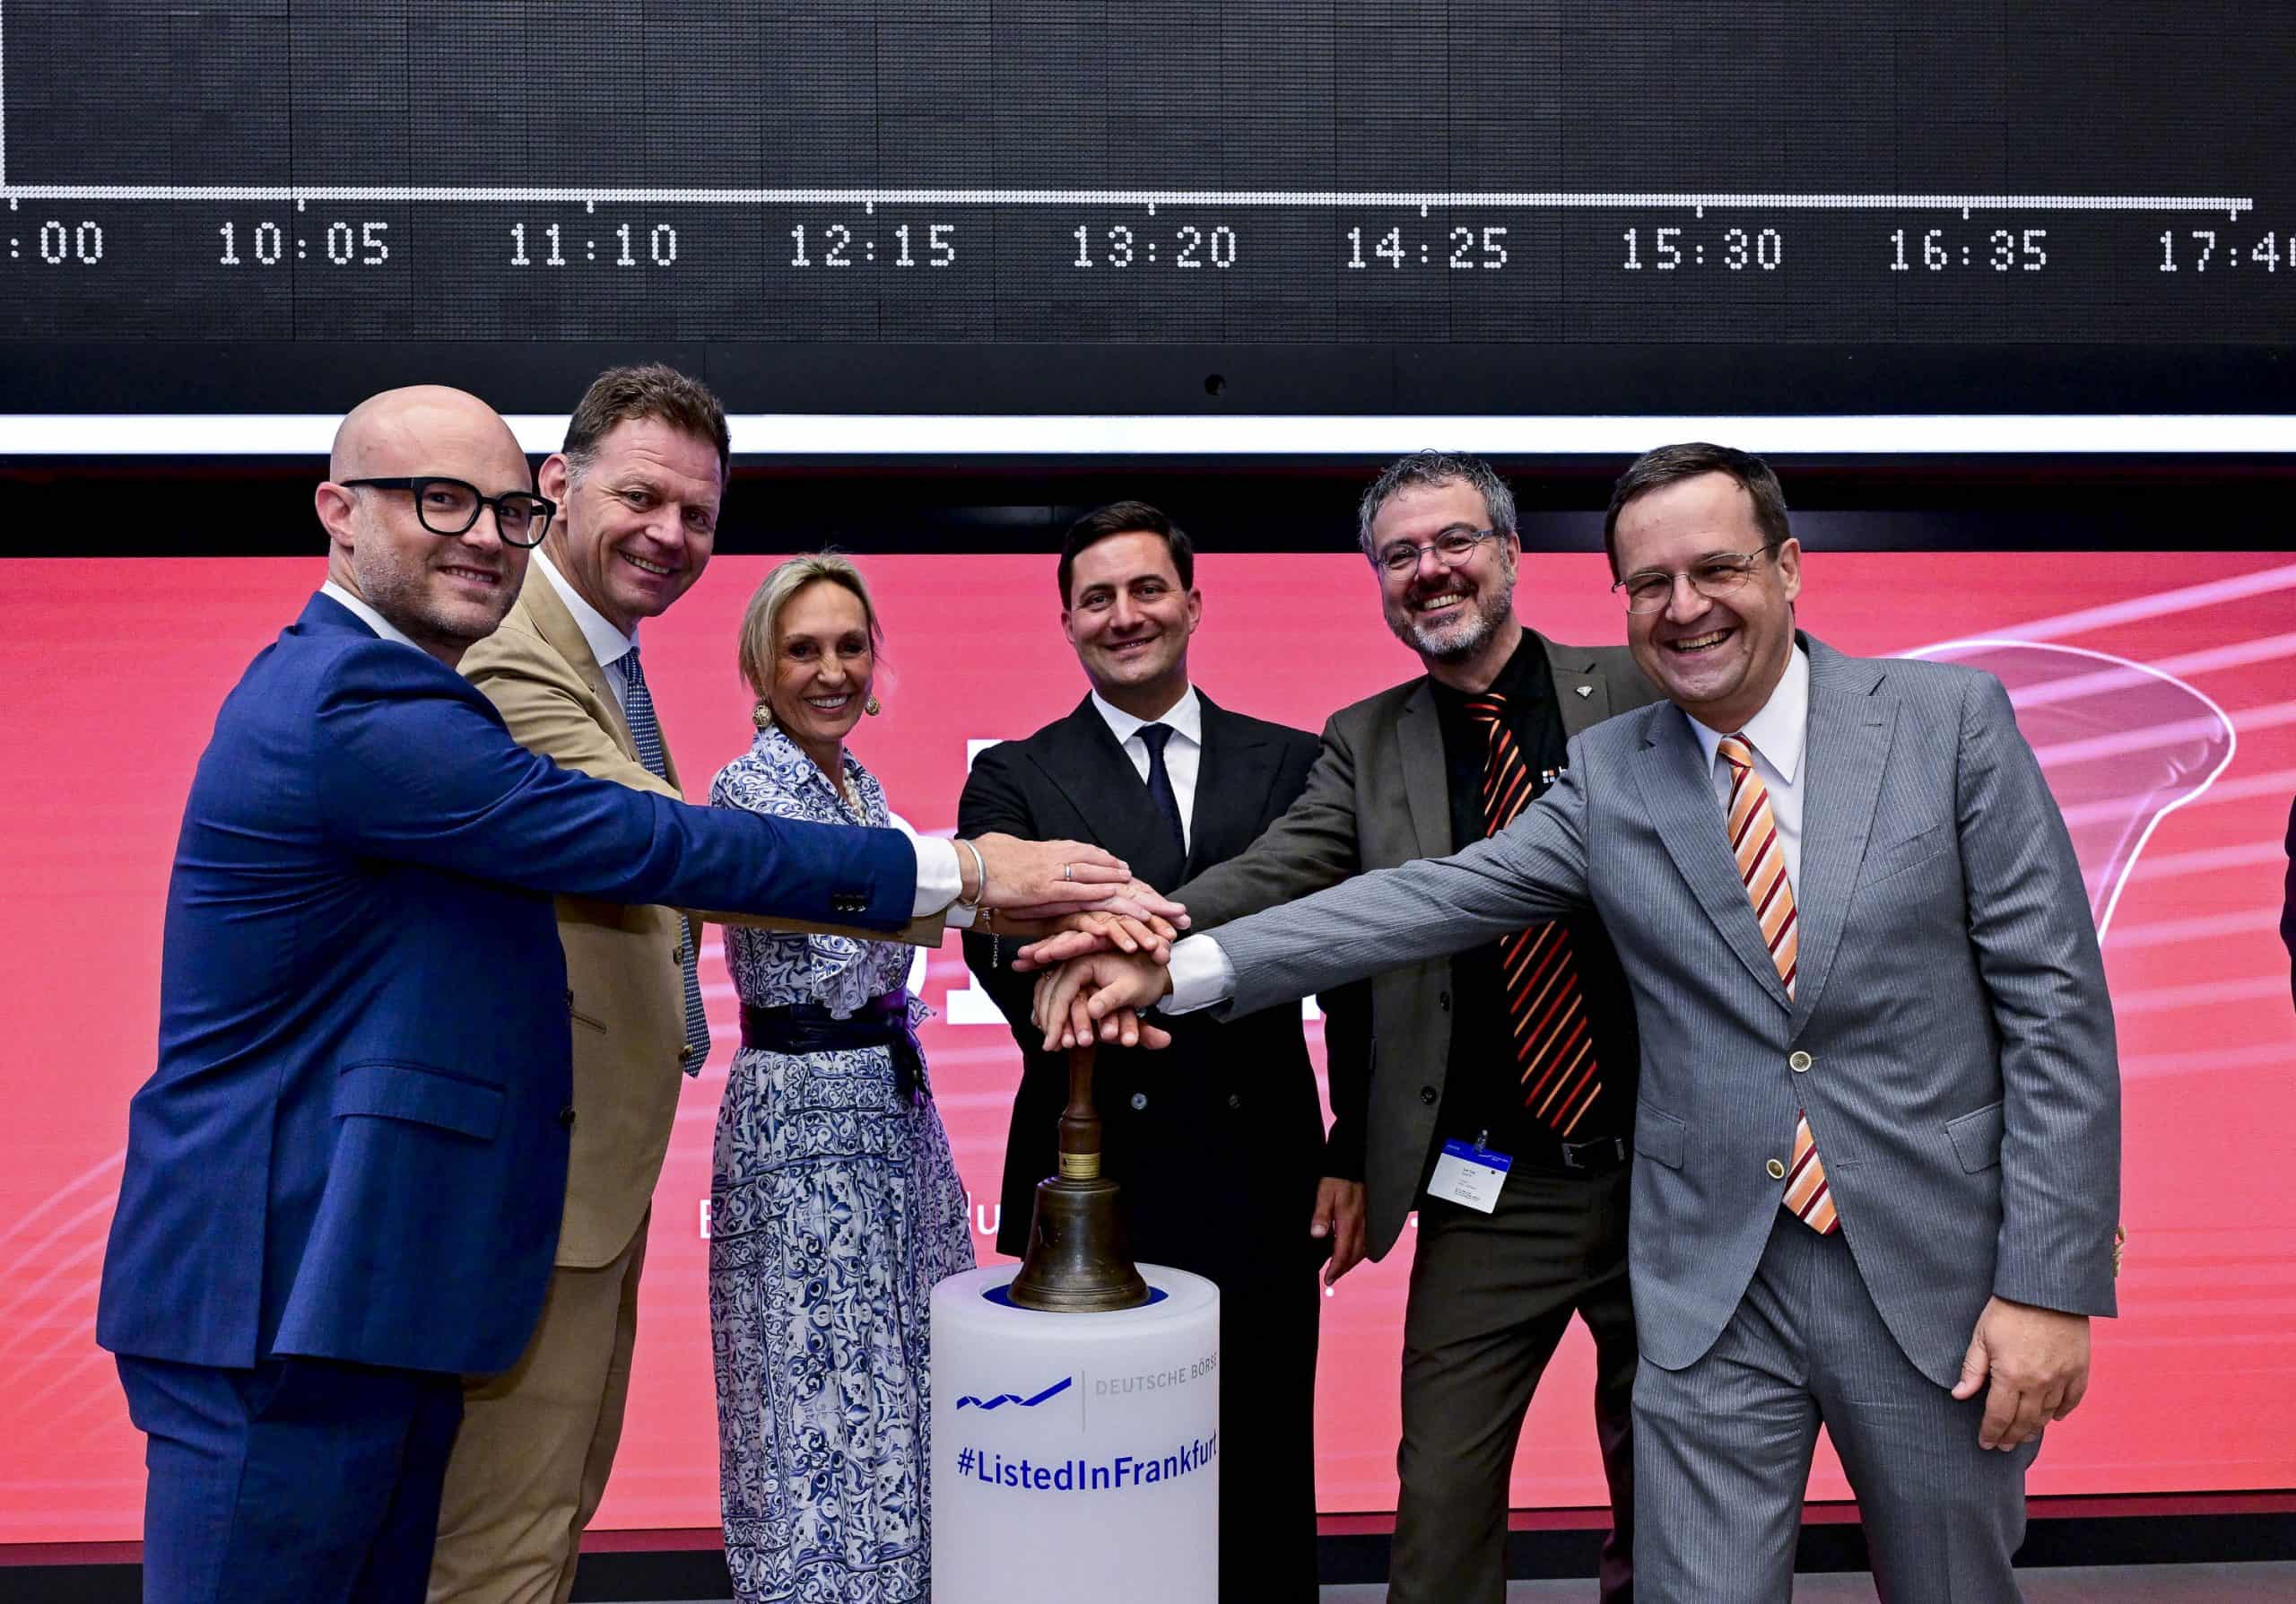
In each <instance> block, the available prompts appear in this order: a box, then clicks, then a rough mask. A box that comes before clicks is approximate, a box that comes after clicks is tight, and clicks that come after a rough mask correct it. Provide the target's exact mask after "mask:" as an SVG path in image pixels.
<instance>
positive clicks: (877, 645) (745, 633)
mask: <svg viewBox="0 0 2296 1604" xmlns="http://www.w3.org/2000/svg"><path fill="white" fill-rule="evenodd" d="M815 580H826V581H828V582H829V583H830V584H832V585H839V586H842V587H843V588H846V589H847V590H849V591H851V592H852V593H853V594H854V595H855V596H857V597H859V598H860V600H861V615H862V616H863V617H864V618H865V619H867V620H868V623H869V649H870V651H871V652H872V653H873V654H874V653H875V652H877V651H879V650H881V649H883V646H884V632H883V630H882V629H880V628H879V627H878V624H877V605H876V603H874V601H872V600H870V599H869V581H868V580H865V579H863V578H862V577H861V571H860V570H859V569H857V568H856V567H854V566H853V560H852V559H851V558H849V557H848V556H846V555H845V554H843V553H842V552H835V551H826V552H810V553H807V554H804V555H803V556H798V557H792V558H790V559H789V560H788V561H787V562H782V563H779V564H778V565H776V567H775V568H774V570H773V571H772V572H771V573H770V574H768V575H766V576H765V582H764V583H763V584H761V585H760V586H759V587H758V588H757V594H756V595H754V596H752V597H750V605H749V610H748V611H747V612H745V613H744V614H743V615H742V638H741V666H742V677H743V678H744V680H747V681H748V682H749V687H750V689H751V691H752V692H753V693H755V694H756V696H757V698H758V700H759V701H760V702H765V701H768V700H770V698H771V697H772V695H773V654H774V649H775V647H776V646H777V645H778V642H779V641H780V638H781V614H782V610H783V609H784V608H786V607H787V606H788V605H789V601H790V598H791V597H794V596H796V594H797V592H799V591H800V590H803V589H804V588H805V587H806V586H808V585H810V584H813V582H814V581H815Z"/></svg>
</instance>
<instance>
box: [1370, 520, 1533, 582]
mask: <svg viewBox="0 0 2296 1604" xmlns="http://www.w3.org/2000/svg"><path fill="white" fill-rule="evenodd" d="M1506 533H1507V531H1506V530H1504V529H1470V528H1468V527H1466V526H1465V524H1454V525H1453V526H1451V527H1449V528H1448V529H1446V530H1444V531H1443V532H1442V533H1441V534H1439V535H1438V536H1435V538H1434V539H1432V540H1431V541H1429V542H1427V543H1426V544H1425V545H1413V544H1412V543H1411V542H1410V541H1408V540H1398V541H1396V543H1395V544H1394V545H1390V546H1386V547H1383V548H1382V549H1381V550H1380V551H1378V553H1377V554H1374V555H1373V557H1372V558H1371V561H1372V562H1376V563H1378V565H1379V566H1380V567H1381V568H1384V569H1386V570H1387V571H1388V572H1389V573H1391V574H1393V575H1395V576H1396V578H1397V579H1401V578H1402V577H1403V576H1404V575H1405V574H1407V573H1409V572H1411V571H1413V569H1416V568H1417V567H1418V566H1419V563H1420V558H1421V556H1422V554H1424V553H1427V552H1433V553H1434V554H1435V555H1436V556H1437V557H1438V558H1439V559H1440V560H1441V562H1442V564H1443V566H1444V567H1446V568H1457V566H1458V565H1459V564H1460V563H1462V562H1465V561H1466V560H1467V558H1468V556H1469V554H1472V553H1473V552H1474V548H1475V547H1477V546H1479V545H1482V544H1483V542H1484V541H1486V540H1489V539H1491V538H1492V536H1500V535H1504V534H1506Z"/></svg>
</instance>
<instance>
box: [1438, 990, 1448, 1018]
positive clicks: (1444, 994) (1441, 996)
mask: <svg viewBox="0 0 2296 1604" xmlns="http://www.w3.org/2000/svg"><path fill="white" fill-rule="evenodd" d="M1435 1006H1436V1007H1439V1008H1441V1009H1442V1010H1443V1012H1445V1013H1446V1014H1448V1013H1449V1012H1450V1011H1451V994H1450V993H1449V992H1448V991H1439V992H1437V993H1436V994H1435Z"/></svg>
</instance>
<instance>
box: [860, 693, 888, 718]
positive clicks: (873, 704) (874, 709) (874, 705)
mask: <svg viewBox="0 0 2296 1604" xmlns="http://www.w3.org/2000/svg"><path fill="white" fill-rule="evenodd" d="M861 710H862V711H863V712H865V713H866V714H868V715H869V717H871V718H872V719H874V718H875V717H876V716H877V715H878V714H879V713H882V712H883V711H884V710H885V704H884V703H883V702H879V701H878V700H877V698H876V694H875V693H874V692H872V693H870V696H869V700H868V701H866V702H863V703H862V704H861Z"/></svg>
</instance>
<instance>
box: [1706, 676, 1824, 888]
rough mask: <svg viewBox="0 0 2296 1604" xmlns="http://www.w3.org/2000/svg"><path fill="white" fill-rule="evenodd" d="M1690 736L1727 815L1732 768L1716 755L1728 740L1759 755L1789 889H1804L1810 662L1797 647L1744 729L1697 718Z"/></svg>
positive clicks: (1756, 768) (1757, 765)
mask: <svg viewBox="0 0 2296 1604" xmlns="http://www.w3.org/2000/svg"><path fill="white" fill-rule="evenodd" d="M1690 731H1691V734H1692V735H1694V736H1696V737H1698V745H1699V750H1700V751H1701V752H1703V753H1705V754H1706V766H1707V768H1708V769H1709V771H1712V773H1713V775H1714V796H1715V799H1716V800H1717V801H1718V802H1719V803H1720V804H1721V805H1722V808H1723V811H1724V812H1728V811H1729V807H1730V765H1729V764H1728V763H1724V762H1722V761H1721V760H1720V759H1719V758H1718V757H1716V756H1715V755H1714V752H1715V748H1716V747H1718V746H1719V745H1722V738H1723V737H1725V736H1732V735H1740V736H1744V737H1745V740H1746V745H1749V746H1751V747H1752V748H1753V750H1754V772H1755V773H1757V774H1759V775H1761V782H1762V783H1763V784H1764V785H1766V786H1768V787H1769V788H1770V817H1771V818H1772V819H1773V820H1775V821H1776V822H1777V824H1778V844H1779V849H1780V850H1783V851H1784V852H1785V854H1786V884H1787V885H1789V886H1791V887H1792V888H1793V889H1794V891H1795V892H1796V894H1799V893H1800V892H1801V889H1802V798H1803V794H1804V792H1805V790H1806V789H1808V788H1807V786H1806V785H1805V780H1807V779H1808V776H1807V774H1806V773H1805V771H1804V770H1803V766H1802V754H1803V751H1804V749H1805V747H1806V746H1807V745H1809V740H1810V659H1809V657H1808V655H1807V654H1806V653H1805V652H1804V651H1803V649H1801V648H1800V647H1799V646H1796V648H1795V649H1794V655H1793V657H1791V658H1788V659H1787V664H1786V672H1785V673H1784V674H1783V675H1781V676H1779V681H1778V688H1777V689H1776V690H1774V691H1772V692H1771V693H1770V700H1769V701H1768V702H1764V703H1762V707H1761V711H1760V712H1758V713H1756V714H1755V715H1754V716H1753V717H1752V718H1751V719H1747V720H1746V727H1745V728H1744V729H1709V728H1707V727H1706V726H1705V725H1703V724H1701V723H1700V722H1699V721H1698V720H1697V719H1692V720H1691V721H1690Z"/></svg>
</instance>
